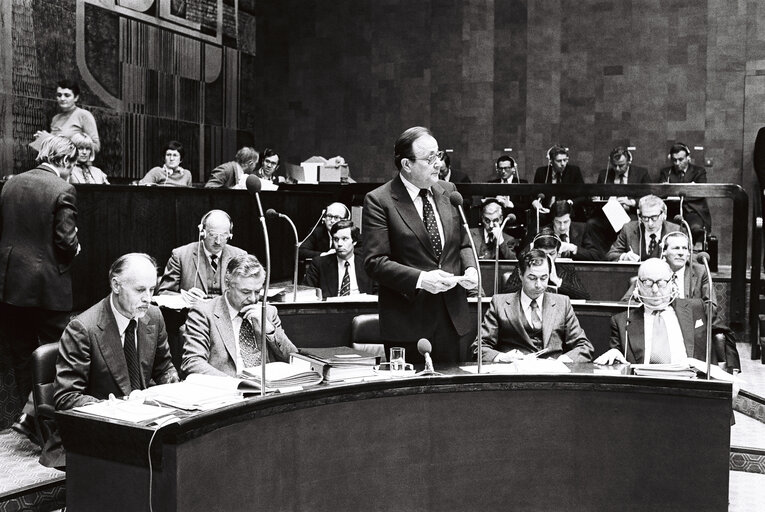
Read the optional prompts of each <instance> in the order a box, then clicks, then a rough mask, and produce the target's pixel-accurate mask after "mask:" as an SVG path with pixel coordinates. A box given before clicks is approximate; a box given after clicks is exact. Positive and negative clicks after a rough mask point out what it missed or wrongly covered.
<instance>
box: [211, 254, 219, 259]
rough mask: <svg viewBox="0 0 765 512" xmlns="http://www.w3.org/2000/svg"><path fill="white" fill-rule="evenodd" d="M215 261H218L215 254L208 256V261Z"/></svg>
mask: <svg viewBox="0 0 765 512" xmlns="http://www.w3.org/2000/svg"><path fill="white" fill-rule="evenodd" d="M217 259H218V255H217V254H211V255H210V260H212V261H215V260H217Z"/></svg>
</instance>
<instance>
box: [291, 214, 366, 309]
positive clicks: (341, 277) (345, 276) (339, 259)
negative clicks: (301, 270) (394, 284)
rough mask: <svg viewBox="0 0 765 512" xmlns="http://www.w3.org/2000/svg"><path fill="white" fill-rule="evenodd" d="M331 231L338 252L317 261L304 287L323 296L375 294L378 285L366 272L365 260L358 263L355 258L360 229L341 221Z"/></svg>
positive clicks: (316, 259)
mask: <svg viewBox="0 0 765 512" xmlns="http://www.w3.org/2000/svg"><path fill="white" fill-rule="evenodd" d="M329 231H330V233H331V234H332V244H333V246H334V249H335V252H334V254H325V255H324V256H317V257H315V258H313V260H311V265H310V266H309V267H308V269H307V270H306V274H305V279H304V280H303V284H306V285H308V286H313V287H315V288H321V293H322V296H323V297H338V296H340V297H344V296H347V295H358V294H360V293H375V287H374V282H373V281H372V280H371V279H370V278H369V276H368V275H367V273H366V271H365V270H364V266H363V264H361V263H362V261H361V259H359V260H356V258H355V255H354V250H355V249H356V244H357V243H358V241H359V228H357V227H356V226H354V225H353V221H350V220H339V221H337V222H336V223H335V224H334V225H333V226H332V228H330V230H329ZM357 263H359V264H358V265H357Z"/></svg>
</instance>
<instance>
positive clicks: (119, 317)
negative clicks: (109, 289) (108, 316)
mask: <svg viewBox="0 0 765 512" xmlns="http://www.w3.org/2000/svg"><path fill="white" fill-rule="evenodd" d="M109 305H110V306H111V308H112V314H113V315H114V320H116V321H117V330H118V331H119V333H120V344H121V345H122V348H125V331H126V330H127V326H128V324H129V323H130V320H135V319H133V318H127V317H126V316H125V315H123V314H122V313H120V312H119V311H117V308H115V307H114V297H112V296H111V295H109ZM135 325H136V328H137V327H138V320H136V324H135ZM133 338H134V339H135V348H136V353H138V333H135V336H134V337H133Z"/></svg>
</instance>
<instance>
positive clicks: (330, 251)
mask: <svg viewBox="0 0 765 512" xmlns="http://www.w3.org/2000/svg"><path fill="white" fill-rule="evenodd" d="M327 254H335V249H334V247H333V248H332V249H330V250H328V251H324V252H323V253H321V254H320V255H319V256H326V255H327Z"/></svg>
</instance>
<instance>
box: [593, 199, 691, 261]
mask: <svg viewBox="0 0 765 512" xmlns="http://www.w3.org/2000/svg"><path fill="white" fill-rule="evenodd" d="M666 218H667V205H665V204H664V201H662V200H661V199H660V198H658V197H656V196H654V195H647V196H643V197H641V198H640V202H639V204H638V220H632V221H630V222H628V223H626V224H625V225H624V226H623V227H622V229H621V231H619V234H618V235H617V237H616V241H614V243H613V244H612V245H611V249H609V251H608V254H607V255H606V259H607V260H608V261H645V260H647V259H649V258H658V257H659V256H661V239H662V237H663V236H664V235H666V234H667V233H671V232H673V231H680V229H681V228H680V226H678V225H677V224H673V223H672V222H667V221H666Z"/></svg>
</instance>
